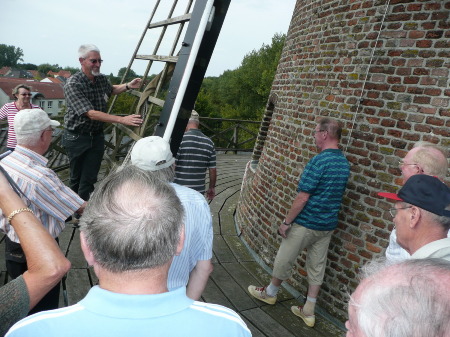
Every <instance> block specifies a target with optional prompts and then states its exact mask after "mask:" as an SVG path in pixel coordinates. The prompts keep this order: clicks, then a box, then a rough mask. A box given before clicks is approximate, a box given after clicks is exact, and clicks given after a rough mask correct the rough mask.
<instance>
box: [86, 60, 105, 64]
mask: <svg viewBox="0 0 450 337" xmlns="http://www.w3.org/2000/svg"><path fill="white" fill-rule="evenodd" d="M89 62H91V63H92V64H97V63H98V64H102V62H103V60H101V59H89Z"/></svg>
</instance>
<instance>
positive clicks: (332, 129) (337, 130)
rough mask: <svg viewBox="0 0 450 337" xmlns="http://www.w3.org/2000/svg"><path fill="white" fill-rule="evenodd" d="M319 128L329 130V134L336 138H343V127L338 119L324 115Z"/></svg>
mask: <svg viewBox="0 0 450 337" xmlns="http://www.w3.org/2000/svg"><path fill="white" fill-rule="evenodd" d="M319 129H320V130H324V131H328V134H329V135H330V136H331V137H332V138H334V139H338V140H339V139H341V134H342V127H341V125H340V124H339V123H338V121H337V120H335V119H333V118H330V117H323V118H322V119H321V120H320V121H319Z"/></svg>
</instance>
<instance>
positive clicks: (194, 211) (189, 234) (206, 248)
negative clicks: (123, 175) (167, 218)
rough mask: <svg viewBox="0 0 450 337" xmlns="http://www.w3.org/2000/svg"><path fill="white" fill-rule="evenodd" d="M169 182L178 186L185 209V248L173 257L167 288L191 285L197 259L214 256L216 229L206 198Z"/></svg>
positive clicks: (178, 192)
mask: <svg viewBox="0 0 450 337" xmlns="http://www.w3.org/2000/svg"><path fill="white" fill-rule="evenodd" d="M170 185H171V186H172V187H173V188H174V189H175V192H176V193H177V196H178V198H179V199H180V201H181V204H182V205H183V208H184V212H185V218H184V237H185V238H184V245H183V250H182V251H181V254H180V255H178V256H175V257H174V258H173V261H172V264H171V265H170V269H169V277H168V280H167V287H168V288H169V290H173V289H176V288H179V287H185V286H186V285H187V284H188V281H189V275H190V273H191V271H192V270H193V269H194V267H195V266H196V265H197V262H198V261H206V260H210V259H211V258H212V243H213V228H212V217H211V211H210V209H209V205H208V203H207V202H206V199H205V197H204V196H203V195H201V194H200V193H199V192H197V191H194V190H193V189H191V188H188V187H185V186H180V185H177V184H173V183H171V184H170Z"/></svg>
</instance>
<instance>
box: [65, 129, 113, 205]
mask: <svg viewBox="0 0 450 337" xmlns="http://www.w3.org/2000/svg"><path fill="white" fill-rule="evenodd" d="M62 145H63V146H64V148H65V149H66V152H67V156H68V157H69V164H70V183H69V186H70V188H71V189H72V190H73V191H75V192H76V193H77V194H78V195H79V196H80V197H81V198H82V199H83V200H86V201H87V200H89V195H90V194H91V193H92V191H93V190H94V184H95V183H96V182H97V175H98V172H99V171H100V165H101V163H102V159H103V151H104V145H105V137H104V135H103V133H99V134H95V135H88V134H78V133H74V132H71V131H68V130H64V134H63V136H62Z"/></svg>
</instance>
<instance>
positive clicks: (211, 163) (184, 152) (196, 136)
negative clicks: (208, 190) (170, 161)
mask: <svg viewBox="0 0 450 337" xmlns="http://www.w3.org/2000/svg"><path fill="white" fill-rule="evenodd" d="M215 167H216V150H215V147H214V143H213V141H212V140H211V139H209V138H208V137H207V136H205V135H204V134H203V132H201V131H200V130H199V129H190V130H189V131H186V132H185V133H184V135H183V139H182V141H181V144H180V148H179V149H178V153H177V158H176V161H175V180H174V182H175V183H176V184H179V185H183V186H187V187H190V188H192V189H194V190H196V191H198V192H200V193H202V194H203V193H205V178H206V170H207V169H212V168H215Z"/></svg>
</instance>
